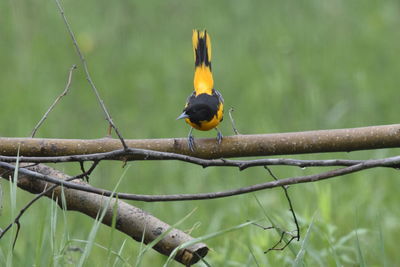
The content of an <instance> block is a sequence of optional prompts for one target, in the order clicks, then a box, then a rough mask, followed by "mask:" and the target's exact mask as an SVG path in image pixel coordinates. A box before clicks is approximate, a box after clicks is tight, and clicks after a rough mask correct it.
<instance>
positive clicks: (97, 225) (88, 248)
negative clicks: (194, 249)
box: [78, 166, 130, 267]
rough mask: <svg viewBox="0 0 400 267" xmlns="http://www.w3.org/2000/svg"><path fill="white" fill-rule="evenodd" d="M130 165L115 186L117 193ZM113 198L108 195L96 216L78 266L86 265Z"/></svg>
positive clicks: (114, 190)
mask: <svg viewBox="0 0 400 267" xmlns="http://www.w3.org/2000/svg"><path fill="white" fill-rule="evenodd" d="M129 167H130V166H127V167H126V168H125V170H124V172H123V173H122V175H121V176H120V177H119V179H118V182H117V184H116V185H115V187H114V189H113V191H112V193H115V192H116V190H117V189H118V187H119V185H120V183H121V181H122V179H123V177H124V176H125V174H126V173H127V171H128V170H129ZM112 199H113V198H111V197H108V198H107V201H106V203H105V205H104V207H103V209H102V211H101V213H98V214H97V218H96V220H95V221H94V223H93V227H92V229H91V231H90V233H89V238H88V243H87V244H86V246H85V249H84V251H83V254H82V256H81V258H80V260H79V263H78V266H79V267H81V266H83V265H84V263H85V261H86V259H87V258H88V256H89V254H90V252H91V251H92V248H93V244H94V239H95V237H96V235H97V232H98V230H99V228H100V225H101V221H102V220H103V218H104V216H105V215H106V212H107V209H108V206H109V205H110V202H111V200H112Z"/></svg>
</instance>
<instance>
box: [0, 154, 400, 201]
mask: <svg viewBox="0 0 400 267" xmlns="http://www.w3.org/2000/svg"><path fill="white" fill-rule="evenodd" d="M397 164H400V156H397V157H391V158H384V159H378V160H367V161H365V162H363V163H360V164H356V165H352V166H349V167H345V168H340V169H334V170H331V171H327V172H323V173H318V174H313V175H306V176H298V177H291V178H285V179H280V180H278V181H271V182H266V183H261V184H255V185H251V186H247V187H242V188H238V189H233V190H227V191H221V192H213V193H199V194H177V195H140V194H127V193H113V192H111V191H108V190H103V189H99V188H95V187H91V186H83V185H79V184H75V183H71V182H66V181H61V180H59V179H57V178H54V177H50V176H48V175H44V174H40V173H36V172H33V171H30V170H26V169H23V168H22V169H19V170H18V171H19V172H20V173H22V174H24V175H28V176H31V177H34V178H37V179H40V180H44V181H46V182H50V183H54V184H57V185H63V186H65V187H67V188H72V189H76V190H80V191H85V192H90V193H94V194H99V195H104V196H112V197H118V198H119V199H129V200H137V201H147V202H155V201H184V200H200V199H214V198H223V197H229V196H234V195H241V194H246V193H249V192H255V191H260V190H263V189H270V188H275V187H281V186H286V185H291V184H299V183H309V182H316V181H321V180H325V179H329V178H333V177H337V176H342V175H345V174H350V173H354V172H358V171H361V170H366V169H370V168H374V167H384V166H392V165H397ZM0 167H2V168H4V169H11V170H14V169H15V166H14V165H12V164H9V163H6V162H0Z"/></svg>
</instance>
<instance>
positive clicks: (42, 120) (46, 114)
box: [31, 64, 76, 138]
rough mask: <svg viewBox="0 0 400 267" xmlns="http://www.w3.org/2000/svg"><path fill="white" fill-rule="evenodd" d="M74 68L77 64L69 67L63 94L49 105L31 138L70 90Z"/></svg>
mask: <svg viewBox="0 0 400 267" xmlns="http://www.w3.org/2000/svg"><path fill="white" fill-rule="evenodd" d="M74 69H76V65H75V64H74V65H72V67H71V68H70V69H69V73H68V79H67V85H66V86H65V89H64V91H63V92H62V93H61V95H59V96H58V97H57V98H56V100H54V102H53V104H51V106H50V107H49V109H48V110H47V111H46V113H45V114H44V115H43V117H42V118H41V119H40V121H39V122H38V123H37V124H36V126H35V128H33V131H32V133H31V138H33V137H35V134H36V131H37V130H38V129H39V127H40V126H41V125H42V123H43V122H44V121H45V120H46V119H47V116H48V115H49V113H50V112H51V111H52V110H53V108H54V107H55V105H57V103H58V101H60V99H61V98H62V97H63V96H65V95H66V94H67V93H68V90H69V88H70V86H71V81H72V72H73V71H74Z"/></svg>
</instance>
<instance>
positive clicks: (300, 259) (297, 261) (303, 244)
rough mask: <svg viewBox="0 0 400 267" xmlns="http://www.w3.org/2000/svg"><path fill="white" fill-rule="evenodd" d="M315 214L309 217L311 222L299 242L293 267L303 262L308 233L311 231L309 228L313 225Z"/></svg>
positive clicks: (308, 237)
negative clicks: (301, 240)
mask: <svg viewBox="0 0 400 267" xmlns="http://www.w3.org/2000/svg"><path fill="white" fill-rule="evenodd" d="M315 214H316V213H314V215H313V217H312V219H311V223H310V225H309V226H308V228H307V232H306V235H305V236H304V239H303V242H301V246H300V250H299V252H298V253H297V255H296V258H295V260H294V263H293V267H298V266H301V265H303V264H304V262H303V259H304V254H305V253H306V250H307V246H308V241H309V239H310V233H311V230H312V228H313V225H314V220H315V216H316V215H315Z"/></svg>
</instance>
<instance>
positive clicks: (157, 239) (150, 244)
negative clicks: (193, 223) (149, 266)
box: [135, 208, 197, 267]
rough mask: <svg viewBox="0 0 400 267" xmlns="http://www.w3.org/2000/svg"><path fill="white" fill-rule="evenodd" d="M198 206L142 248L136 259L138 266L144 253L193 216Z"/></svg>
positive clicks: (137, 266)
mask: <svg viewBox="0 0 400 267" xmlns="http://www.w3.org/2000/svg"><path fill="white" fill-rule="evenodd" d="M196 209H197V208H194V209H193V210H192V211H191V212H189V213H188V214H187V215H186V216H185V217H183V218H182V219H180V220H179V221H178V222H177V223H175V224H173V225H171V226H170V227H169V228H168V229H167V230H166V231H165V232H163V233H162V234H161V235H159V236H158V237H157V238H156V239H154V240H153V241H151V242H150V243H149V244H147V245H146V246H145V247H144V249H142V250H141V251H140V252H139V255H138V257H137V259H136V264H135V266H136V267H139V266H140V264H141V262H142V259H143V255H144V254H145V253H146V252H147V251H148V250H149V249H151V248H152V247H154V246H155V245H156V244H157V243H158V242H160V241H161V240H162V239H163V238H164V237H165V236H166V235H167V234H168V233H169V232H171V231H172V230H173V229H174V228H176V227H177V226H178V225H180V224H181V223H183V222H184V221H185V220H186V219H188V218H189V217H190V216H192V214H193V213H194V212H195V211H196Z"/></svg>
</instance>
